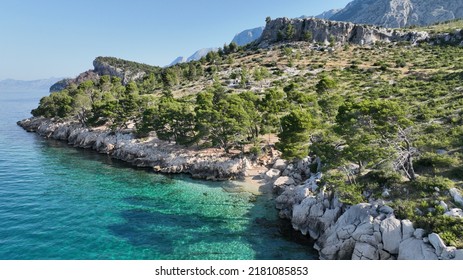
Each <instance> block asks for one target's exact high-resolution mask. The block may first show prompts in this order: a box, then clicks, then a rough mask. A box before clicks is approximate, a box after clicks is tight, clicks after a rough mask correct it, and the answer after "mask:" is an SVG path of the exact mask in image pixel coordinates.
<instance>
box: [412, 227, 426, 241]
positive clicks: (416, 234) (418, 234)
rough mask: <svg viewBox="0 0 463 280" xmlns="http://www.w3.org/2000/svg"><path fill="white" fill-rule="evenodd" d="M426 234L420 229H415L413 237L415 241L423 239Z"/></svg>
mask: <svg viewBox="0 0 463 280" xmlns="http://www.w3.org/2000/svg"><path fill="white" fill-rule="evenodd" d="M425 234H426V231H425V230H424V229H422V228H417V229H416V230H415V232H413V236H414V237H415V238H416V239H423V237H424V235H425Z"/></svg>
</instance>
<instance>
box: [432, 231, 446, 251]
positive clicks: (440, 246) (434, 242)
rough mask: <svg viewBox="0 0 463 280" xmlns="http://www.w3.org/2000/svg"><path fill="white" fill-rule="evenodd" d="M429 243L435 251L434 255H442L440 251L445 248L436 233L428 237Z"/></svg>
mask: <svg viewBox="0 0 463 280" xmlns="http://www.w3.org/2000/svg"><path fill="white" fill-rule="evenodd" d="M428 239H429V243H431V245H432V246H433V247H434V249H436V255H438V256H440V255H442V251H444V249H445V248H446V246H445V243H444V241H443V240H442V238H440V236H439V235H438V234H437V233H431V234H430V235H428Z"/></svg>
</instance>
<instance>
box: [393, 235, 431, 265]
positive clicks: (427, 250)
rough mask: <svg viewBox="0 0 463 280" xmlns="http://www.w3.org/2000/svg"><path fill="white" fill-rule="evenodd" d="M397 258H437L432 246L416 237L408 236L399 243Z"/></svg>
mask: <svg viewBox="0 0 463 280" xmlns="http://www.w3.org/2000/svg"><path fill="white" fill-rule="evenodd" d="M398 259H399V260H437V259H438V258H437V255H436V253H435V250H434V248H433V247H432V246H431V245H428V244H426V243H424V242H423V240H420V239H416V238H408V239H405V240H404V241H402V242H401V243H400V246H399V257H398Z"/></svg>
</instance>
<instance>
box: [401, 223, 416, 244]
mask: <svg viewBox="0 0 463 280" xmlns="http://www.w3.org/2000/svg"><path fill="white" fill-rule="evenodd" d="M401 223H402V240H405V239H407V238H410V237H413V233H414V232H415V229H414V228H413V223H412V222H411V221H410V220H402V221H401Z"/></svg>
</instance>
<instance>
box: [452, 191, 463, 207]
mask: <svg viewBox="0 0 463 280" xmlns="http://www.w3.org/2000/svg"><path fill="white" fill-rule="evenodd" d="M450 195H451V196H452V197H453V200H454V201H455V203H457V204H459V205H460V206H463V197H462V196H461V193H460V191H459V190H458V189H457V188H452V189H450Z"/></svg>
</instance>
